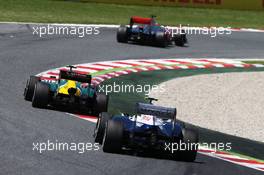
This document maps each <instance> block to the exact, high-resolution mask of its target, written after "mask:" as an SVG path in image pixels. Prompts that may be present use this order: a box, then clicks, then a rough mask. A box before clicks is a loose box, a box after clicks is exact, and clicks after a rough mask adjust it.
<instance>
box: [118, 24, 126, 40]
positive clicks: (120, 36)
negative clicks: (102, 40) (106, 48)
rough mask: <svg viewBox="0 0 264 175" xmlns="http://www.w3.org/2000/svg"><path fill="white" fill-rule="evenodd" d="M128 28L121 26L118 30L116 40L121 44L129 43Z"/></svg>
mask: <svg viewBox="0 0 264 175" xmlns="http://www.w3.org/2000/svg"><path fill="white" fill-rule="evenodd" d="M127 31H128V30H127V27H126V26H124V25H121V26H120V27H119V28H118V29H117V34H116V39H117V42H119V43H127V42H128V33H127Z"/></svg>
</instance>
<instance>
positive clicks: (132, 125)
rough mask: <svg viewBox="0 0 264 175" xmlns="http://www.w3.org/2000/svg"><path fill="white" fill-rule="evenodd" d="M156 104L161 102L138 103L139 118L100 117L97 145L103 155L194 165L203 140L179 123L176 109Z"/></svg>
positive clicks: (135, 116)
mask: <svg viewBox="0 0 264 175" xmlns="http://www.w3.org/2000/svg"><path fill="white" fill-rule="evenodd" d="M152 100H157V99H153V98H150V103H137V104H136V114H135V115H128V114H121V115H113V116H110V115H109V114H108V113H105V112H104V113H101V114H99V118H98V121H97V124H96V127H95V130H94V138H95V142H97V143H99V144H102V147H103V151H104V152H108V153H118V152H121V151H123V150H131V151H143V152H151V153H154V152H156V153H162V154H164V155H165V156H169V157H170V158H173V159H176V160H183V161H194V160H195V159H196V154H197V149H198V139H199V138H198V132H197V130H196V129H191V128H187V127H185V125H183V124H180V123H179V122H176V108H167V107H162V106H155V105H153V104H151V101H152ZM176 145H177V146H176ZM180 146H181V147H180ZM182 146H185V147H184V148H183V147H182ZM168 147H169V148H168ZM176 147H177V148H178V149H176ZM179 148H183V149H179ZM172 150H173V151H172Z"/></svg>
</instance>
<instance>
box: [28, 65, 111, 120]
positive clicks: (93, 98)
mask: <svg viewBox="0 0 264 175" xmlns="http://www.w3.org/2000/svg"><path fill="white" fill-rule="evenodd" d="M68 67H69V68H70V69H69V70H60V73H59V78H58V80H56V81H55V82H51V81H44V80H41V79H40V77H37V76H30V79H29V80H28V81H27V84H26V88H25V90H24V98H25V100H27V101H32V106H33V107H38V108H45V107H47V106H48V105H49V106H63V107H65V106H67V107H66V108H69V109H76V110H80V111H85V112H89V113H91V114H93V115H96V116H98V114H99V113H100V112H107V108H108V96H107V95H105V94H103V93H99V92H97V90H96V87H94V86H92V85H91V79H92V77H91V75H87V74H80V73H77V72H75V71H73V68H75V67H74V66H68Z"/></svg>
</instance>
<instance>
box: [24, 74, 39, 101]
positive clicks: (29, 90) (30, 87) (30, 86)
mask: <svg viewBox="0 0 264 175" xmlns="http://www.w3.org/2000/svg"><path fill="white" fill-rule="evenodd" d="M39 81H40V78H39V77H36V76H30V78H29V80H27V84H26V87H25V90H24V98H25V100H27V101H32V97H33V94H34V89H35V85H36V83H37V82H39Z"/></svg>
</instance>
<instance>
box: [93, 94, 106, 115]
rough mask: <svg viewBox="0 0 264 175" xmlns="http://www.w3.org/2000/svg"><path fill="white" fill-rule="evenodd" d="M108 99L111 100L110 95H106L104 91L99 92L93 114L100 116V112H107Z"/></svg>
mask: <svg viewBox="0 0 264 175" xmlns="http://www.w3.org/2000/svg"><path fill="white" fill-rule="evenodd" d="M108 101H109V97H108V95H105V94H103V93H97V94H96V99H95V107H94V110H93V114H94V115H95V116H98V115H99V113H101V112H107V110H108Z"/></svg>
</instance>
